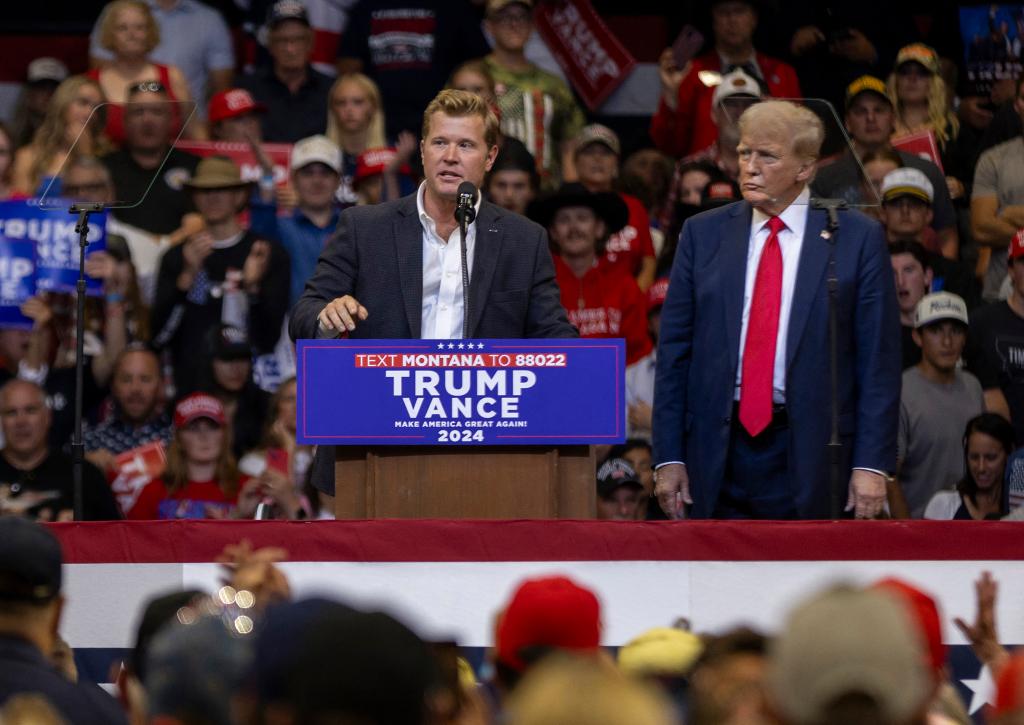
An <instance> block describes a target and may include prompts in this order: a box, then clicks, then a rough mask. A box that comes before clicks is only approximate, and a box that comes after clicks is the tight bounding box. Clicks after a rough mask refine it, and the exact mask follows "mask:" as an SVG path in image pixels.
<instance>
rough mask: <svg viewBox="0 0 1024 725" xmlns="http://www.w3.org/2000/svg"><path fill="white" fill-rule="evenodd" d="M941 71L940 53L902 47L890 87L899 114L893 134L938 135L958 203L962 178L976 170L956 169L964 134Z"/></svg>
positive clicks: (922, 47) (917, 46)
mask: <svg viewBox="0 0 1024 725" xmlns="http://www.w3.org/2000/svg"><path fill="white" fill-rule="evenodd" d="M941 71H942V69H941V67H940V65H939V56H938V54H937V53H936V52H935V51H934V50H933V49H932V48H930V47H929V46H927V45H924V44H923V43H913V44H911V45H907V46H904V47H903V48H900V52H899V53H898V54H897V55H896V64H895V66H894V70H893V72H892V73H890V74H889V79H888V83H887V84H886V85H887V87H888V90H889V98H890V100H891V101H892V107H893V109H894V111H895V119H894V120H895V131H894V132H893V135H894V136H896V137H899V136H906V135H908V134H915V133H923V132H926V131H930V132H931V133H933V134H934V135H935V143H936V145H937V146H938V149H939V155H940V157H941V160H942V166H943V169H944V170H945V172H946V183H947V185H948V186H949V195H950V197H951V198H952V199H953V200H954V201H956V200H957V199H963V198H964V194H965V187H964V184H963V181H962V179H964V178H967V177H968V176H969V175H970V174H972V173H973V169H967V170H962V169H958V168H955V163H954V159H955V158H956V156H955V154H953V153H952V151H953V147H954V145H955V144H956V140H957V137H958V136H959V134H960V121H959V119H958V118H957V117H956V114H955V113H953V110H952V107H951V104H950V97H949V90H948V89H947V87H946V81H945V80H944V79H943V77H942V72H941Z"/></svg>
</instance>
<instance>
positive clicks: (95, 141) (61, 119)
mask: <svg viewBox="0 0 1024 725" xmlns="http://www.w3.org/2000/svg"><path fill="white" fill-rule="evenodd" d="M105 101H106V98H105V97H104V95H103V90H102V89H101V88H100V86H99V84H98V83H97V82H96V81H94V80H92V79H90V78H87V77H86V76H71V77H70V78H68V79H67V80H65V81H64V82H63V83H61V84H60V85H59V86H57V90H56V91H55V92H54V94H53V98H51V99H50V107H49V109H48V110H47V112H46V118H45V119H43V124H42V125H41V126H40V127H39V130H37V131H36V135H35V138H33V139H32V143H30V144H29V145H28V146H23V147H22V148H20V149H18V153H17V154H16V155H15V157H14V171H13V181H12V186H13V188H14V191H15V192H17V193H19V194H23V195H32V194H36V195H42V194H43V193H44V192H47V188H48V187H49V186H50V182H51V181H52V180H53V179H54V178H55V177H56V176H57V174H58V173H59V172H60V170H61V167H62V166H64V162H65V161H66V160H68V157H69V156H71V157H79V156H98V155H100V154H102V153H104V152H105V151H106V150H107V149H108V147H109V144H108V142H107V139H106V137H105V136H104V135H103V125H104V124H103V119H102V118H100V117H97V118H94V119H93V120H92V122H89V117H90V115H91V114H92V112H93V110H94V109H95V108H96V107H97V106H99V105H100V104H101V103H104V102H105ZM102 110H103V109H101V112H102ZM87 123H88V129H86V124H87ZM83 130H86V133H82V131H83ZM58 183H59V182H58ZM59 193H60V189H59V187H58V186H57V184H56V183H55V184H54V188H52V189H49V192H48V195H51V196H52V195H57V194H59Z"/></svg>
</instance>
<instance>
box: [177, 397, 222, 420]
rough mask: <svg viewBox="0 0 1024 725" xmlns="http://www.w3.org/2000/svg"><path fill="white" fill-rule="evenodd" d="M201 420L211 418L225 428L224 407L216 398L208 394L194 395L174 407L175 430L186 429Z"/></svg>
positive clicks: (183, 399)
mask: <svg viewBox="0 0 1024 725" xmlns="http://www.w3.org/2000/svg"><path fill="white" fill-rule="evenodd" d="M200 418H209V419H210V420H212V421H213V422H214V423H216V424H217V425H219V426H224V425H225V423H226V421H225V418H224V406H223V405H221V404H220V401H219V400H217V399H216V398H215V397H213V396H212V395H207V394H206V393H192V395H189V396H187V397H185V398H182V399H181V400H179V401H178V404H177V405H176V406H174V427H175V428H184V427H185V426H186V425H188V424H189V423H191V422H192V421H194V420H199V419H200Z"/></svg>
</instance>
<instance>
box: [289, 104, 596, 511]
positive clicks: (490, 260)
mask: <svg viewBox="0 0 1024 725" xmlns="http://www.w3.org/2000/svg"><path fill="white" fill-rule="evenodd" d="M497 136H498V120H497V118H496V117H495V116H494V113H493V112H492V111H491V110H490V108H489V107H488V106H487V104H486V102H484V101H483V100H482V99H480V98H479V97H478V96H476V95H474V94H472V93H467V92H465V91H456V90H445V91H441V93H439V94H438V95H437V97H436V98H434V100H433V101H432V102H431V103H430V105H429V106H427V109H426V111H425V112H424V114H423V138H422V139H421V141H420V153H421V156H422V159H423V170H424V176H425V179H424V181H423V184H421V185H420V188H419V190H418V191H417V192H416V194H413V195H410V196H407V197H404V198H402V199H398V200H397V201H392V202H387V203H384V204H379V205H376V206H364V207H354V208H351V209H346V210H345V211H344V212H343V213H342V215H341V220H340V222H339V224H338V230H337V231H336V232H335V233H334V235H332V237H331V238H330V239H329V240H328V241H327V245H326V246H325V247H324V251H323V253H322V254H321V255H320V260H319V261H318V262H317V267H316V270H315V271H314V272H313V276H312V277H310V279H309V280H308V281H307V282H306V289H305V291H304V292H303V293H302V297H300V298H299V301H298V302H297V303H296V304H295V308H294V309H293V310H292V314H291V323H290V333H291V336H292V338H293V339H295V340H298V339H301V338H307V339H308V338H334V337H339V336H340V335H342V334H348V336H350V337H353V338H369V339H386V338H425V339H457V338H460V337H462V327H463V315H464V310H463V301H462V271H461V270H462V267H461V250H460V242H459V231H458V223H457V222H456V221H455V208H456V200H457V190H458V187H459V185H460V184H461V183H462V182H464V181H471V182H472V183H473V184H474V185H476V187H477V188H479V187H480V186H481V185H482V184H483V180H484V174H486V173H487V171H488V170H490V168H491V165H492V164H493V163H494V158H495V156H496V155H497V153H498V147H497ZM476 207H477V215H476V220H475V221H474V222H472V223H471V224H470V225H469V228H468V230H467V234H466V246H467V249H468V255H467V256H468V265H469V269H470V284H469V326H468V329H469V336H470V337H471V338H477V339H480V338H529V337H576V336H577V332H576V328H574V327H573V326H572V325H570V324H569V321H568V318H567V317H566V314H565V310H564V309H563V308H562V305H561V302H560V298H559V293H558V285H557V283H556V282H555V273H554V265H553V263H552V261H551V253H550V251H549V250H548V240H547V235H546V233H545V232H544V230H543V229H542V228H541V227H540V226H538V225H537V224H534V223H533V222H531V221H528V220H527V219H525V218H523V217H521V216H519V215H517V214H513V213H511V212H508V211H505V210H504V209H501V208H500V207H497V206H495V205H494V204H491V203H489V202H486V201H481V200H480V199H479V198H478V200H477V202H476ZM333 461H334V456H333V450H332V449H330V448H325V447H323V446H321V447H320V448H319V449H318V452H317V457H316V460H315V461H314V471H313V482H314V485H316V486H317V488H320V489H321V490H323V491H325V492H327V493H333V491H334V471H333Z"/></svg>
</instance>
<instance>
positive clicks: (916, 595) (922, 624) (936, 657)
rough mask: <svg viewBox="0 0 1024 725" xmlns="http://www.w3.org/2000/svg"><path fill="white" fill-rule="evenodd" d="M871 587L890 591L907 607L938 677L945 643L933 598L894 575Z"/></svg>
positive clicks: (943, 656)
mask: <svg viewBox="0 0 1024 725" xmlns="http://www.w3.org/2000/svg"><path fill="white" fill-rule="evenodd" d="M872 589H878V590H881V591H885V592H890V593H892V594H893V595H894V596H896V597H897V598H898V599H899V600H900V602H901V603H902V604H904V605H906V607H907V611H908V613H909V614H910V616H911V618H912V619H913V620H914V622H915V623H916V624H917V626H918V629H919V630H920V632H921V637H922V638H923V640H924V645H925V647H926V649H927V655H928V664H929V665H930V666H931V669H932V672H933V673H935V676H936V677H939V675H940V672H941V671H942V668H943V666H944V665H945V664H946V645H944V644H943V643H942V617H940V616H939V607H938V605H937V604H936V603H935V599H934V598H933V597H931V596H929V595H928V594H926V593H925V592H924V591H922V590H921V589H918V588H917V587H915V586H914V585H912V584H910V583H908V582H906V581H904V580H902V579H897V578H896V577H886V578H885V579H880V580H879V581H877V582H875V584H874V586H873V587H872Z"/></svg>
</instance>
